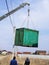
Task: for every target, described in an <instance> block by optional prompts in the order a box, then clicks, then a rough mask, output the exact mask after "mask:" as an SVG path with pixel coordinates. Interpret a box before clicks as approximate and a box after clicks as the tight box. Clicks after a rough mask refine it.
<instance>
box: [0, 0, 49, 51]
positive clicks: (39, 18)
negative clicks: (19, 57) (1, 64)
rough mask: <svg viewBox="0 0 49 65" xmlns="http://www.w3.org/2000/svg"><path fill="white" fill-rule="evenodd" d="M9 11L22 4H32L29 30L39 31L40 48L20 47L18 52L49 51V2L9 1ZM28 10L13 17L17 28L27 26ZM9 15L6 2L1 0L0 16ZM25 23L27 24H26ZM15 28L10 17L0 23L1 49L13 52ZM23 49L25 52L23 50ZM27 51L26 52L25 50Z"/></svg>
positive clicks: (16, 13)
mask: <svg viewBox="0 0 49 65" xmlns="http://www.w3.org/2000/svg"><path fill="white" fill-rule="evenodd" d="M7 1H8V6H9V10H12V9H14V8H16V7H17V6H19V5H20V4H21V3H22V2H30V18H29V20H30V22H29V28H31V29H37V30H39V41H38V42H39V44H38V48H27V47H18V51H31V52H32V51H33V50H47V51H49V0H28V1H27V0H18V1H17V0H14V1H13V0H7ZM27 9H28V7H27V6H25V7H24V8H23V9H20V10H19V11H17V12H15V13H14V14H12V15H11V18H12V23H13V25H14V26H16V28H19V27H22V23H24V24H23V26H24V27H26V26H27V25H26V24H27ZM5 13H7V8H6V4H5V0H0V16H2V15H3V14H5ZM24 21H25V22H24ZM12 46H13V28H12V25H11V23H10V20H9V17H7V18H5V19H4V20H2V21H0V49H6V50H12ZM22 49H23V50H22ZM24 49H25V50H24Z"/></svg>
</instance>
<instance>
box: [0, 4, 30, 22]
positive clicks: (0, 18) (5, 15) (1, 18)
mask: <svg viewBox="0 0 49 65" xmlns="http://www.w3.org/2000/svg"><path fill="white" fill-rule="evenodd" d="M26 5H28V6H29V5H30V4H29V3H22V4H21V5H20V6H18V7H17V8H15V9H13V10H12V11H10V12H8V13H6V14H4V15H3V16H1V17H0V21H1V20H3V19H4V18H6V17H8V16H10V15H11V14H13V13H14V12H16V11H18V10H19V9H21V8H23V7H24V6H26Z"/></svg>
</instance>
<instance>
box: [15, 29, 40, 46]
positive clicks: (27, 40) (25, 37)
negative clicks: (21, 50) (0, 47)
mask: <svg viewBox="0 0 49 65" xmlns="http://www.w3.org/2000/svg"><path fill="white" fill-rule="evenodd" d="M38 34H39V31H36V30H31V29H27V28H19V29H16V34H15V45H16V46H26V47H38Z"/></svg>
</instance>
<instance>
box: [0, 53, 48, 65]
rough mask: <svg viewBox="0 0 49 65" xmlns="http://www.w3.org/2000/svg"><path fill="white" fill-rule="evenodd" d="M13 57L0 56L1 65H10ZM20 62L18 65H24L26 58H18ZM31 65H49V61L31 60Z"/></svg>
mask: <svg viewBox="0 0 49 65" xmlns="http://www.w3.org/2000/svg"><path fill="white" fill-rule="evenodd" d="M12 57H13V56H12V55H11V54H10V55H5V56H1V55H0V65H10V60H11V59H12ZM16 59H17V61H18V65H24V61H25V59H26V57H19V56H17V57H16ZM30 65H49V59H39V58H30Z"/></svg>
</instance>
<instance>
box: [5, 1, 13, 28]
mask: <svg viewBox="0 0 49 65" xmlns="http://www.w3.org/2000/svg"><path fill="white" fill-rule="evenodd" d="M5 3H6V6H7V10H8V13H9V7H8V2H7V0H5ZM9 19H10V22H11V25H12V27H13V23H12V19H11V16H10V15H9Z"/></svg>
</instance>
